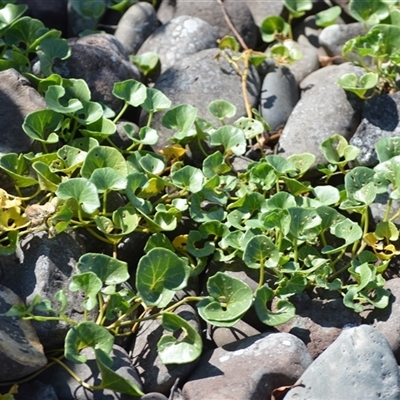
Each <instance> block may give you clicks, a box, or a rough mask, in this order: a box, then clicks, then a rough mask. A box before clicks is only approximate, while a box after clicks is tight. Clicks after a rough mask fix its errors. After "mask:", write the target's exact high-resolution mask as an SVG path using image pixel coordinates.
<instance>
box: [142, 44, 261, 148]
mask: <svg viewBox="0 0 400 400" xmlns="http://www.w3.org/2000/svg"><path fill="white" fill-rule="evenodd" d="M218 54H220V52H219V50H217V49H206V50H203V51H200V52H198V53H195V54H192V55H190V56H188V57H186V58H185V59H184V60H182V62H180V63H179V64H176V65H175V66H174V67H171V68H169V69H167V70H166V71H165V72H164V73H163V74H161V75H160V77H159V78H158V79H157V81H156V82H155V85H154V87H155V88H156V89H159V90H161V91H162V92H163V93H164V94H165V95H166V96H167V97H168V98H169V99H170V100H171V102H172V107H174V106H177V105H179V104H183V103H187V104H190V105H192V106H194V107H196V108H197V109H198V115H199V116H201V117H203V118H206V119H210V118H211V116H210V114H209V112H208V105H209V104H210V102H211V101H213V100H218V99H223V100H228V101H229V102H231V103H232V104H234V105H235V106H236V107H237V114H236V117H235V118H232V119H230V120H227V121H226V122H227V123H232V122H233V121H235V120H236V119H238V118H239V117H241V116H244V115H246V110H245V106H244V101H243V94H242V89H241V78H240V76H239V75H238V74H237V72H236V71H235V70H234V68H233V67H232V66H231V65H230V64H229V63H228V61H226V60H225V58H224V57H223V56H222V55H221V54H220V55H219V57H218V58H217V56H218ZM247 89H248V95H249V102H250V104H251V106H252V107H256V106H257V104H258V96H259V93H260V81H259V77H258V74H257V71H256V70H255V68H253V67H252V68H250V73H249V78H248V85H247ZM162 116H163V113H156V114H154V118H153V122H152V127H153V128H154V129H156V130H157V132H158V134H159V135H160V139H159V141H158V142H157V144H156V145H155V146H153V148H154V149H155V150H159V149H161V148H163V147H165V146H166V145H168V144H169V142H168V138H169V137H170V136H172V134H173V132H172V131H171V130H169V129H166V128H164V127H163V126H162V124H161V120H162ZM146 122H147V116H141V124H140V125H144V124H145V123H146ZM214 122H216V121H214Z"/></svg>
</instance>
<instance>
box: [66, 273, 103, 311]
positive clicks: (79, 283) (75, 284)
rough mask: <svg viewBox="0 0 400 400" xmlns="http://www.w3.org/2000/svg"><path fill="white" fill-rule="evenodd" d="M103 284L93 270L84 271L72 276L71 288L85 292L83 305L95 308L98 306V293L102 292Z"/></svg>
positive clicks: (87, 307) (90, 308) (87, 308)
mask: <svg viewBox="0 0 400 400" xmlns="http://www.w3.org/2000/svg"><path fill="white" fill-rule="evenodd" d="M102 286H103V284H102V282H101V280H100V279H99V278H98V277H97V275H96V274H95V273H94V272H92V271H88V272H84V273H82V274H76V275H73V276H72V280H71V283H70V285H69V290H71V292H76V291H77V290H82V291H83V292H84V293H85V297H86V298H85V300H84V301H83V306H84V307H85V308H86V310H93V308H95V307H96V306H97V294H98V293H99V292H100V290H101V288H102Z"/></svg>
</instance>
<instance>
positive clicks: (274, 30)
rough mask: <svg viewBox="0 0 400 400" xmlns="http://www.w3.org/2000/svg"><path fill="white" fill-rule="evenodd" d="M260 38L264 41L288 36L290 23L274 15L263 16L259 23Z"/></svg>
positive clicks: (267, 41)
mask: <svg viewBox="0 0 400 400" xmlns="http://www.w3.org/2000/svg"><path fill="white" fill-rule="evenodd" d="M260 32H261V38H262V40H263V41H264V42H266V43H271V42H273V41H274V40H275V39H276V38H277V37H279V36H283V37H289V36H290V32H291V28H290V25H289V24H288V23H287V22H286V21H285V20H284V19H283V18H282V17H279V16H276V15H273V16H270V17H267V18H265V19H264V20H263V21H262V23H261V25H260Z"/></svg>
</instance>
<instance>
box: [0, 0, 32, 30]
mask: <svg viewBox="0 0 400 400" xmlns="http://www.w3.org/2000/svg"><path fill="white" fill-rule="evenodd" d="M27 9H28V6H27V5H26V4H11V3H8V4H6V5H5V6H4V7H3V8H1V9H0V33H1V31H2V30H4V29H5V28H6V27H7V26H10V25H11V24H12V23H13V22H14V21H16V20H17V19H18V18H19V17H21V15H23V14H24V12H25V11H26V10H27Z"/></svg>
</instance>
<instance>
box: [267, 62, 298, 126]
mask: <svg viewBox="0 0 400 400" xmlns="http://www.w3.org/2000/svg"><path fill="white" fill-rule="evenodd" d="M298 100H299V88H298V85H297V83H296V80H295V77H294V75H293V74H292V72H291V71H290V69H289V68H287V67H284V66H282V67H274V68H271V70H270V71H269V72H268V73H267V75H266V76H265V78H264V81H263V84H262V88H261V99H260V112H261V115H262V116H263V118H264V119H265V120H266V121H267V122H268V124H269V126H270V127H271V132H272V133H274V132H277V131H278V130H279V129H281V128H282V127H283V126H284V125H285V123H286V121H287V119H288V118H289V116H290V114H291V112H292V111H293V108H294V106H295V105H296V103H297V101H298Z"/></svg>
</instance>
